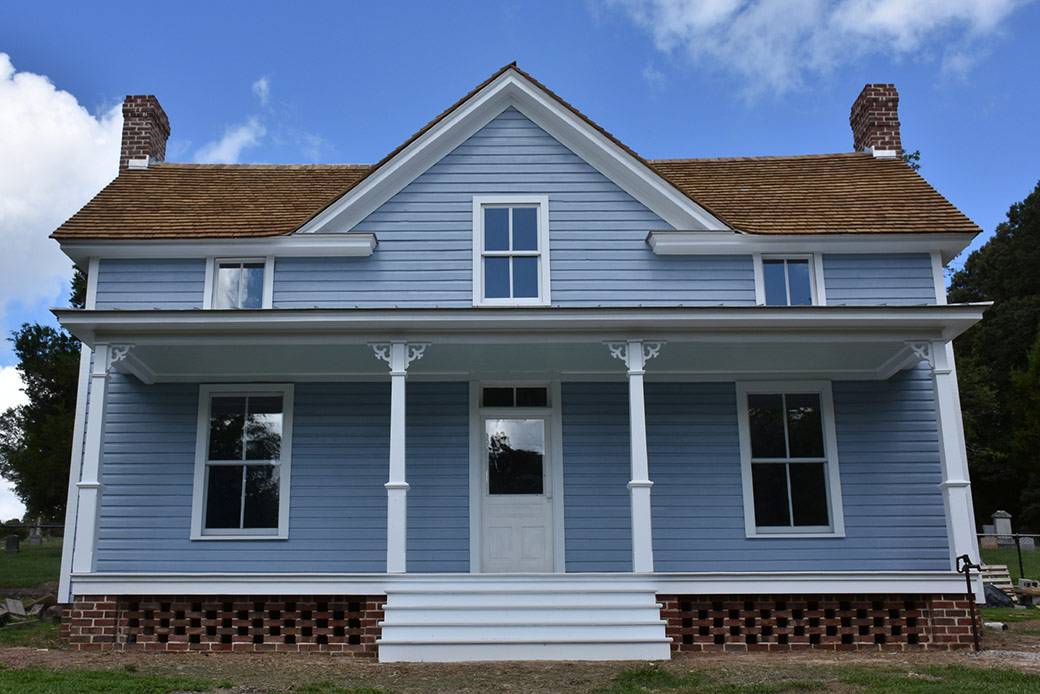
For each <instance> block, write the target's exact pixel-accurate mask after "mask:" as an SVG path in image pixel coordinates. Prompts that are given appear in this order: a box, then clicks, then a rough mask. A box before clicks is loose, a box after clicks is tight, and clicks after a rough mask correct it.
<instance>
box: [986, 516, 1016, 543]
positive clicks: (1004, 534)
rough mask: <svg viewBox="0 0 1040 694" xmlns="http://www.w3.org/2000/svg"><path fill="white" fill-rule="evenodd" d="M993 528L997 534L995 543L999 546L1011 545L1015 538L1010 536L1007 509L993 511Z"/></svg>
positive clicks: (1009, 519)
mask: <svg viewBox="0 0 1040 694" xmlns="http://www.w3.org/2000/svg"><path fill="white" fill-rule="evenodd" d="M992 518H993V528H994V530H995V531H996V535H997V544H999V545H1000V546H1001V547H1013V546H1014V545H1015V538H1013V537H1011V534H1012V532H1013V531H1012V530H1011V514H1010V513H1008V512H1007V511H999V510H998V511H994V512H993V516H992Z"/></svg>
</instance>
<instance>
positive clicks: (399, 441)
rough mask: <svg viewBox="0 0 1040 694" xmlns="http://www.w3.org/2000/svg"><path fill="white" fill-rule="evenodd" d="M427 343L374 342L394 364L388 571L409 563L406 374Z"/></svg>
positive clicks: (377, 350)
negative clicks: (406, 476)
mask: <svg viewBox="0 0 1040 694" xmlns="http://www.w3.org/2000/svg"><path fill="white" fill-rule="evenodd" d="M428 346H429V345H427V344H418V343H413V344H408V343H407V342H386V343H380V344H373V345H372V349H373V351H374V352H375V354H376V357H377V358H379V359H382V360H383V361H385V362H386V363H387V364H389V366H390V471H389V478H388V479H387V482H386V484H385V485H383V486H384V487H386V572H387V573H391V574H403V573H405V571H406V570H407V566H408V563H407V562H408V549H407V545H408V482H407V481H406V478H405V433H406V432H405V426H406V422H405V378H406V377H407V375H408V365H409V364H411V363H412V362H413V361H415V360H417V359H421V358H422V356H423V354H424V353H425V351H426V348H427V347H428Z"/></svg>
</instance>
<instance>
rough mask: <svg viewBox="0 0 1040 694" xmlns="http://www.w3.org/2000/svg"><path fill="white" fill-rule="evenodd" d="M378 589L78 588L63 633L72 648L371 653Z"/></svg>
mask: <svg viewBox="0 0 1040 694" xmlns="http://www.w3.org/2000/svg"><path fill="white" fill-rule="evenodd" d="M384 602H386V597H385V596H381V595H336V596H251V597H222V596H142V597H137V596H134V597H114V596H105V595H81V596H77V597H76V599H75V602H73V603H72V604H71V605H67V606H66V607H65V610H64V616H63V618H62V624H61V634H62V636H63V637H65V638H67V639H68V643H69V646H70V647H71V648H72V649H74V650H147V651H233V652H235V653H238V652H250V653H252V652H272V651H278V652H299V653H309V652H332V653H344V654H350V655H355V656H367V657H374V656H375V655H376V648H377V646H376V639H378V638H379V631H380V629H379V622H380V620H382V618H383V607H382V606H383V603H384Z"/></svg>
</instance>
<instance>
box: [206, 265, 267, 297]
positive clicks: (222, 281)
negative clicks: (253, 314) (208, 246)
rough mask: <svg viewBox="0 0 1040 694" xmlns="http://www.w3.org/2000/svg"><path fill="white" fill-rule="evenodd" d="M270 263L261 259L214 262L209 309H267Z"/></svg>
mask: <svg viewBox="0 0 1040 694" xmlns="http://www.w3.org/2000/svg"><path fill="white" fill-rule="evenodd" d="M270 264H271V263H269V261H267V260H265V259H263V258H248V259H237V258H236V259H221V258H218V259H216V260H214V261H213V288H212V295H211V297H212V300H211V302H210V306H211V307H212V308H269V307H270V302H269V300H268V299H267V293H268V289H267V287H268V286H269V282H270V279H271V278H270V277H269V273H270V272H271V269H270V268H269V265H270Z"/></svg>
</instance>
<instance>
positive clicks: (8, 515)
mask: <svg viewBox="0 0 1040 694" xmlns="http://www.w3.org/2000/svg"><path fill="white" fill-rule="evenodd" d="M26 402H28V398H26V397H25V393H23V392H22V377H21V375H20V374H19V373H18V371H17V369H15V368H14V367H13V366H4V367H0V412H5V411H7V408H9V407H17V406H18V405H24V404H25V403H26ZM23 515H25V506H24V505H23V504H22V502H21V501H20V500H19V499H18V497H17V496H15V495H14V490H13V489H12V488H11V484H10V482H8V481H7V480H5V479H4V478H3V477H0V521H9V520H11V519H12V518H21V517H22V516H23Z"/></svg>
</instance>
